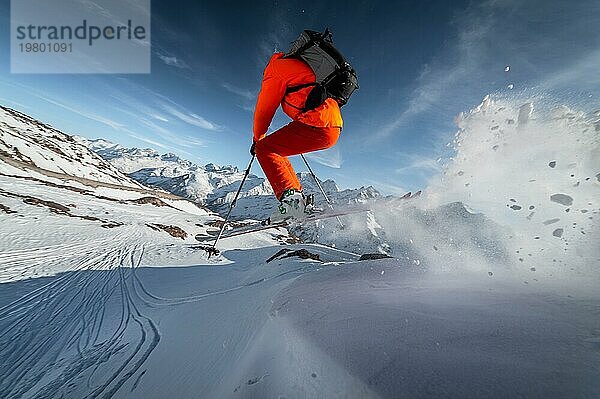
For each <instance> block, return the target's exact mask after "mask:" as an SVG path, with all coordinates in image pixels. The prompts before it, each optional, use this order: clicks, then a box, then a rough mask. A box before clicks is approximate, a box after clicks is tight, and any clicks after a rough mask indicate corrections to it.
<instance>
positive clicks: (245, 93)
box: [221, 83, 256, 100]
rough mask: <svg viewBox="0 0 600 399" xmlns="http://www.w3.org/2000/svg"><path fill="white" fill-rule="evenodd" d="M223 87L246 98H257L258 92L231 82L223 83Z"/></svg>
mask: <svg viewBox="0 0 600 399" xmlns="http://www.w3.org/2000/svg"><path fill="white" fill-rule="evenodd" d="M221 87H223V88H224V89H225V90H227V91H228V92H230V93H233V94H235V95H238V96H240V97H242V98H244V99H246V100H254V99H255V98H256V94H255V93H253V92H251V91H250V90H246V89H241V88H239V87H237V86H234V85H232V84H229V83H221Z"/></svg>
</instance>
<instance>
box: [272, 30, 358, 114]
mask: <svg viewBox="0 0 600 399" xmlns="http://www.w3.org/2000/svg"><path fill="white" fill-rule="evenodd" d="M283 58H298V59H301V60H303V61H305V62H306V63H307V64H308V65H309V66H310V68H311V69H312V70H313V72H314V73H315V76H316V77H317V79H316V82H314V83H306V84H302V85H297V86H291V87H288V89H287V90H286V92H285V94H288V93H293V92H296V91H298V90H301V89H303V88H305V87H310V86H315V87H314V88H313V89H312V90H311V91H310V93H309V94H308V97H307V98H306V103H305V104H304V108H303V109H302V111H303V112H306V111H308V110H311V109H315V108H317V107H318V106H319V105H321V104H323V102H324V101H325V100H326V99H327V98H333V99H335V100H337V102H338V103H339V104H340V106H344V105H345V104H346V103H347V102H348V100H349V99H350V96H351V95H352V93H353V92H354V90H356V89H358V77H357V76H356V72H355V71H354V68H352V65H350V63H348V61H346V59H345V58H344V56H343V55H342V53H340V52H339V51H338V50H337V49H336V48H335V47H334V46H333V38H332V35H331V33H330V32H329V29H325V32H323V33H320V32H316V31H312V30H305V31H304V32H302V34H301V35H300V36H299V37H298V39H296V41H294V42H293V43H292V48H291V49H290V51H289V52H288V53H286V54H285V55H284V57H283Z"/></svg>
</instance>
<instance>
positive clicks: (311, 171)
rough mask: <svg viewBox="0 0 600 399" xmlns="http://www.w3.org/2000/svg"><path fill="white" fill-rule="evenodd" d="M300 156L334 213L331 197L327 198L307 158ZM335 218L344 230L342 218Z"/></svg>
mask: <svg viewBox="0 0 600 399" xmlns="http://www.w3.org/2000/svg"><path fill="white" fill-rule="evenodd" d="M300 156H301V157H302V160H303V161H304V163H305V164H306V167H307V168H308V171H309V172H310V174H311V175H312V177H313V179H315V182H316V183H317V186H318V187H319V190H321V194H323V197H325V201H327V204H328V205H329V209H331V210H332V211H333V204H332V202H331V200H329V197H328V196H327V194H325V190H324V189H323V186H321V183H320V182H319V179H317V175H315V172H313V170H312V168H311V167H310V165H309V164H308V161H307V160H306V157H305V156H304V154H300ZM335 218H336V219H337V221H338V223H339V224H340V227H341V228H342V229H343V228H344V223H342V220H341V219H340V217H339V216H336V217H335Z"/></svg>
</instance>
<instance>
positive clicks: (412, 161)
mask: <svg viewBox="0 0 600 399" xmlns="http://www.w3.org/2000/svg"><path fill="white" fill-rule="evenodd" d="M398 157H399V158H405V159H406V162H405V163H406V164H405V165H404V166H401V167H399V168H397V169H396V170H395V172H396V173H398V174H403V173H407V172H410V173H415V172H439V171H441V170H442V167H441V165H440V163H439V162H438V161H437V160H436V159H434V158H430V157H426V156H422V155H418V154H398Z"/></svg>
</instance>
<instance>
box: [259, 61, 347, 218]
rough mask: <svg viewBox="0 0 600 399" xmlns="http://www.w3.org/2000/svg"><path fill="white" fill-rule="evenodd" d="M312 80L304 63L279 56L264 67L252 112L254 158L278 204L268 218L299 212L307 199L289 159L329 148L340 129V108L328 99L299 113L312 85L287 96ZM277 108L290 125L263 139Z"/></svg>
mask: <svg viewBox="0 0 600 399" xmlns="http://www.w3.org/2000/svg"><path fill="white" fill-rule="evenodd" d="M315 80H316V76H315V74H314V72H313V71H312V69H311V68H310V67H309V66H308V64H307V63H306V62H304V61H302V60H301V59H298V58H284V53H275V54H274V55H273V56H272V57H271V60H270V61H269V63H268V65H267V67H266V68H265V72H264V77H263V81H262V87H261V89H260V93H259V94H258V100H257V102H256V108H255V111H254V144H253V146H252V149H251V153H252V154H256V157H257V158H258V161H259V163H260V166H261V167H262V169H263V171H264V172H265V175H266V176H267V179H268V180H269V183H271V187H273V191H275V196H276V197H277V199H278V200H279V201H280V204H279V206H278V208H277V210H275V212H274V214H273V215H272V216H271V220H272V221H274V220H281V219H285V218H288V217H298V216H301V215H302V214H304V212H305V208H306V205H307V203H306V197H305V196H304V194H303V193H302V185H301V184H300V181H299V180H298V177H297V176H296V173H295V172H294V169H293V168H292V165H291V163H290V161H289V160H288V158H287V157H288V156H291V155H298V154H303V153H307V152H311V151H317V150H323V149H326V148H329V147H332V146H333V145H335V143H336V142H337V140H338V138H339V136H340V132H341V130H342V125H343V121H342V115H341V112H340V107H339V104H338V102H337V101H336V100H334V99H333V98H327V99H326V100H325V101H324V102H323V103H322V104H321V105H319V106H318V107H316V108H314V109H311V110H308V111H306V112H303V111H302V109H303V107H304V104H305V102H306V98H307V96H308V93H310V91H311V89H312V87H311V86H308V87H304V88H301V89H300V90H297V91H293V92H288V93H286V91H287V90H288V88H290V87H295V86H299V85H304V84H309V83H314V82H315ZM280 104H281V108H282V110H283V112H285V113H286V114H287V115H288V116H289V117H290V118H292V122H291V123H289V124H288V125H286V126H284V127H282V128H281V129H279V130H277V131H276V132H274V133H272V134H270V135H268V136H267V135H266V133H267V130H268V129H269V125H270V124H271V121H272V119H273V116H274V115H275V111H276V110H277V108H278V107H279V105H280Z"/></svg>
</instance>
